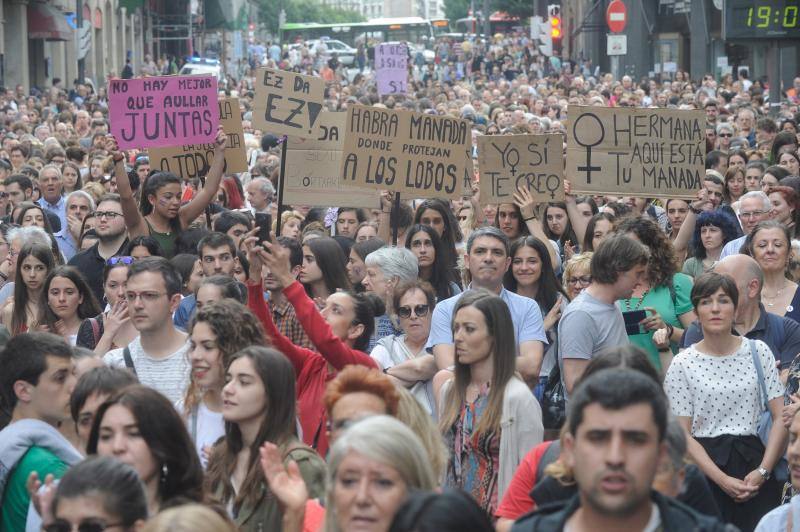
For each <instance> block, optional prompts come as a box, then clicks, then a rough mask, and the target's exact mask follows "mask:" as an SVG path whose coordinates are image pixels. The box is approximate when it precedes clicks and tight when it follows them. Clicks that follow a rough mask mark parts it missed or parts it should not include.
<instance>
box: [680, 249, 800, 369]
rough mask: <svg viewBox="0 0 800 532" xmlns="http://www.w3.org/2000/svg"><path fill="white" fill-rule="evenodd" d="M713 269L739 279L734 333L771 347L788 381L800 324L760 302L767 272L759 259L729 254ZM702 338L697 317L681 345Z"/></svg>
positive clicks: (799, 340)
mask: <svg viewBox="0 0 800 532" xmlns="http://www.w3.org/2000/svg"><path fill="white" fill-rule="evenodd" d="M714 271H715V272H717V273H721V274H722V275H727V276H728V277H730V278H731V279H733V280H734V282H735V283H736V288H737V289H738V290H739V300H738V302H737V304H736V319H735V321H734V329H735V330H734V331H733V334H736V335H744V336H746V337H747V338H750V339H753V340H761V341H763V342H764V343H765V344H767V345H768V346H769V348H770V349H772V353H773V354H774V355H775V360H776V361H777V363H778V367H779V368H780V372H781V380H782V381H783V382H786V374H787V372H788V369H789V364H791V362H792V360H793V359H794V357H795V356H796V355H797V354H798V353H800V324H798V323H797V322H796V321H794V320H793V319H791V318H785V317H783V316H777V315H775V314H771V313H769V312H767V311H766V309H765V308H764V305H763V304H762V303H761V288H762V287H763V286H764V273H763V272H762V271H761V267H760V266H759V265H758V263H757V262H756V261H755V260H754V259H753V258H752V257H750V256H748V255H730V256H729V257H725V258H724V259H722V260H721V261H719V262H717V263H716V264H715V265H714ZM702 339H703V330H702V329H701V328H700V324H699V323H698V322H697V321H695V322H694V323H692V324H691V325H690V326H689V328H687V329H686V332H685V333H684V335H683V341H682V342H681V348H684V347H688V346H690V345H692V344H694V343H697V342H699V341H700V340H702Z"/></svg>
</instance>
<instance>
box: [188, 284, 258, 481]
mask: <svg viewBox="0 0 800 532" xmlns="http://www.w3.org/2000/svg"><path fill="white" fill-rule="evenodd" d="M251 345H267V343H266V341H265V340H264V330H263V329H262V327H261V323H260V322H259V321H258V318H256V317H255V315H253V313H252V312H250V310H249V309H248V308H247V307H245V306H244V305H242V304H241V303H239V302H238V301H234V300H232V299H224V300H222V301H218V302H215V303H211V304H210V305H205V306H203V308H200V309H198V310H197V313H196V314H195V316H194V319H193V320H192V323H191V325H190V326H189V353H188V356H189V362H190V363H191V365H192V373H191V380H190V382H189V387H188V388H187V389H186V395H185V396H184V397H183V399H182V400H181V401H180V402H179V403H178V404H177V405H176V407H177V410H178V412H180V413H181V415H182V416H183V418H184V419H185V420H186V425H187V427H188V428H189V435H190V436H191V437H192V442H194V445H195V448H196V449H197V454H198V455H199V456H200V460H201V462H202V463H203V466H205V465H206V462H207V457H208V450H209V448H210V447H211V446H213V445H214V443H215V442H216V441H217V440H218V439H219V438H221V437H222V436H224V435H225V422H224V421H223V419H222V387H223V386H225V371H226V369H227V367H228V366H229V365H230V361H231V358H232V357H233V355H234V354H236V353H237V352H238V351H241V350H242V349H244V348H246V347H249V346H251Z"/></svg>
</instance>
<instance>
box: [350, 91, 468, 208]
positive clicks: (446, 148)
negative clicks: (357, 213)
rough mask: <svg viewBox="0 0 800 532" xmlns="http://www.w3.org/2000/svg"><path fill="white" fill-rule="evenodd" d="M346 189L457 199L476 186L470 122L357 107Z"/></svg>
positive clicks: (352, 115) (354, 108) (352, 112)
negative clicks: (398, 192)
mask: <svg viewBox="0 0 800 532" xmlns="http://www.w3.org/2000/svg"><path fill="white" fill-rule="evenodd" d="M345 131H346V132H345V137H344V152H343V154H342V171H341V176H342V179H343V180H344V183H345V184H349V185H355V186H363V187H368V188H378V189H385V190H397V191H400V192H406V193H408V194H409V197H413V198H430V197H442V198H443V197H457V196H460V195H461V194H462V191H464V190H467V191H469V190H470V187H471V184H472V157H471V152H472V133H471V129H470V122H468V121H467V120H462V119H460V118H453V117H450V116H436V115H429V114H422V113H414V112H411V111H394V110H392V109H381V108H377V107H365V106H362V105H353V106H351V107H349V108H348V109H347V123H346V130H345Z"/></svg>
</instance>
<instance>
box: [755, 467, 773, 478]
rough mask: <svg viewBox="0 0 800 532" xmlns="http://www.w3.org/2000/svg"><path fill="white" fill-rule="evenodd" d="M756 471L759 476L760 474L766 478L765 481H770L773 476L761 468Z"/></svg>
mask: <svg viewBox="0 0 800 532" xmlns="http://www.w3.org/2000/svg"><path fill="white" fill-rule="evenodd" d="M756 471H758V473H759V474H760V475H761V476H762V477H764V480H769V477H770V476H771V475H770V473H769V471H767V470H766V469H764V468H763V467H759V468H758V469H756Z"/></svg>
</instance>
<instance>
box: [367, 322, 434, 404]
mask: <svg viewBox="0 0 800 532" xmlns="http://www.w3.org/2000/svg"><path fill="white" fill-rule="evenodd" d="M405 338H406V335H405V334H402V335H399V336H387V337H384V338H381V339H380V340H378V344H377V345H376V346H375V347H374V348H373V349H372V353H370V356H371V357H372V359H373V360H375V362H376V363H377V364H378V367H380V368H381V369H383V370H387V369H389V368H393V367H395V366H397V365H398V364H402V363H403V362H405V361H406V360H411V359H412V358H417V357H418V356H425V355H427V354H428V352H427V351H426V350H425V348H424V347H423V348H422V351H421V352H420V353H412V352H411V351H410V350H409V349H408V346H407V345H406V342H405ZM408 391H409V392H410V393H411V395H413V396H414V398H415V399H416V400H417V402H419V404H420V405H422V408H424V409H425V411H426V412H427V413H428V414H430V415H432V416H433V415H434V414H435V412H436V404H435V398H434V396H433V379H428V380H427V381H419V382H417V383H416V384H415V385H414V386H412V387H411V388H409V390H408Z"/></svg>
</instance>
